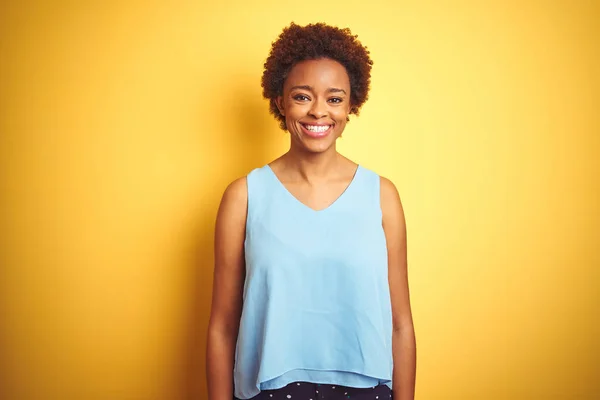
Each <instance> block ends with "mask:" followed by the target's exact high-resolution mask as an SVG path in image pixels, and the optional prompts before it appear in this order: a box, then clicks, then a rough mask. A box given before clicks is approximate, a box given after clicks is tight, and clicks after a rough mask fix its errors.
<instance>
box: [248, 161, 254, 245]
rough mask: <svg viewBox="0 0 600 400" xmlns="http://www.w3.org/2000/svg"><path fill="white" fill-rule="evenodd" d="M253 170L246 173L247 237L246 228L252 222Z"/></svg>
mask: <svg viewBox="0 0 600 400" xmlns="http://www.w3.org/2000/svg"><path fill="white" fill-rule="evenodd" d="M253 178H254V171H251V172H250V173H249V174H248V175H246V238H247V237H248V228H249V227H250V225H251V224H252V207H253V205H254V199H253V198H252V187H253Z"/></svg>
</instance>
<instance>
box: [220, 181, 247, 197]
mask: <svg viewBox="0 0 600 400" xmlns="http://www.w3.org/2000/svg"><path fill="white" fill-rule="evenodd" d="M223 199H227V200H230V201H235V202H239V201H246V200H247V199H248V179H247V177H245V176H243V177H241V178H238V179H236V180H234V181H233V182H231V183H229V185H227V188H226V189H225V192H224V193H223Z"/></svg>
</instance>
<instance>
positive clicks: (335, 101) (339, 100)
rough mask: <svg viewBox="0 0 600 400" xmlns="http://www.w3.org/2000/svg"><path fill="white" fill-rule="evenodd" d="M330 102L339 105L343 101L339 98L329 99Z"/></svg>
mask: <svg viewBox="0 0 600 400" xmlns="http://www.w3.org/2000/svg"><path fill="white" fill-rule="evenodd" d="M329 101H330V102H332V103H334V104H337V103H341V102H342V101H344V99H342V98H340V97H332V98H331V99H329Z"/></svg>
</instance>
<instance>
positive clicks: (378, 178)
mask: <svg viewBox="0 0 600 400" xmlns="http://www.w3.org/2000/svg"><path fill="white" fill-rule="evenodd" d="M375 177H376V179H375V184H374V186H375V190H373V191H374V192H375V203H376V204H375V210H376V214H377V218H378V219H379V220H380V221H381V226H383V207H382V205H381V176H379V175H378V174H375Z"/></svg>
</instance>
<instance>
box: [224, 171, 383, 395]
mask: <svg viewBox="0 0 600 400" xmlns="http://www.w3.org/2000/svg"><path fill="white" fill-rule="evenodd" d="M247 182H248V216H247V221H246V240H245V257H246V279H245V283H244V292H243V309H242V316H241V320H240V328H239V335H238V341H237V345H236V351H235V367H234V386H235V393H234V394H235V396H236V397H237V398H239V399H248V398H251V397H253V396H256V395H257V394H258V393H259V392H260V391H261V390H265V389H278V388H281V387H284V386H285V385H287V384H289V383H292V382H300V381H302V382H312V383H323V384H337V385H340V386H350V387H373V386H376V385H378V384H380V383H385V384H387V385H388V386H390V387H391V380H392V367H393V365H392V315H391V303H390V294H389V285H388V264H387V247H386V241H385V235H384V231H383V227H382V214H381V207H380V195H379V186H380V178H379V176H378V175H377V174H376V173H374V172H372V171H370V170H368V169H366V168H363V167H362V166H359V167H358V169H357V171H356V174H355V176H354V178H353V180H352V182H351V183H350V185H349V186H348V188H347V189H346V191H345V192H344V193H343V194H342V195H341V196H340V197H339V198H338V199H337V200H336V201H335V202H334V203H333V204H332V205H330V206H329V207H328V208H326V209H324V210H320V211H315V210H313V209H311V208H310V207H308V206H306V205H304V204H303V203H301V202H300V201H299V200H298V199H296V198H295V197H294V196H293V195H292V194H291V193H290V192H289V191H288V190H287V189H286V188H285V186H283V184H282V183H281V182H280V181H279V180H278V178H277V176H276V175H275V174H274V173H273V170H272V169H271V168H270V167H269V166H268V165H266V166H264V167H262V168H258V169H255V170H253V171H252V172H251V173H250V174H248V176H247Z"/></svg>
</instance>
